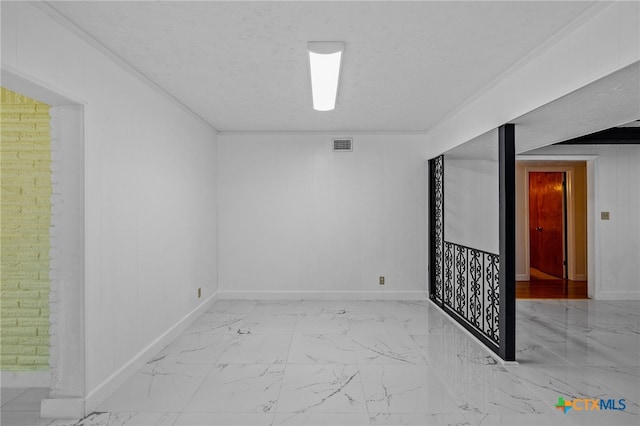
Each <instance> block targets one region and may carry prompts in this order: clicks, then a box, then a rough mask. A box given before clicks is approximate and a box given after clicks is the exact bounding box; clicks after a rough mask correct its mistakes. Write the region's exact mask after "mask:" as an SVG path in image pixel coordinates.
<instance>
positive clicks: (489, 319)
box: [429, 156, 501, 352]
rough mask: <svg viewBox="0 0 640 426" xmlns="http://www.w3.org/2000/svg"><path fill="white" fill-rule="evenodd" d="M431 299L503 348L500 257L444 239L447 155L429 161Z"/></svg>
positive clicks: (465, 325) (494, 344) (482, 336)
mask: <svg viewBox="0 0 640 426" xmlns="http://www.w3.org/2000/svg"><path fill="white" fill-rule="evenodd" d="M429 164H430V178H429V181H430V191H431V195H430V200H431V206H430V221H429V222H430V227H431V231H430V235H431V241H430V256H431V268H432V269H431V283H432V284H431V286H430V291H429V292H430V294H429V297H430V298H431V300H433V301H434V302H435V303H436V304H438V305H439V306H440V307H442V308H443V309H444V311H445V312H447V313H448V314H449V315H450V316H452V317H453V318H454V319H455V320H456V321H458V322H459V323H461V324H462V325H463V326H464V327H465V328H467V329H468V330H469V331H471V332H472V333H473V334H474V335H475V336H476V337H478V338H479V339H480V340H482V341H483V342H484V343H485V344H487V346H489V347H490V348H492V349H493V350H494V351H496V352H497V349H498V348H499V347H500V344H501V342H500V324H499V319H500V315H499V312H500V285H499V280H500V278H499V271H500V256H499V255H497V254H494V253H489V252H486V251H482V250H478V249H474V248H470V247H465V246H462V245H459V244H455V243H452V242H449V241H446V240H445V236H444V194H445V193H444V167H445V163H444V156H439V157H436V158H434V159H432V160H431V161H430V162H429Z"/></svg>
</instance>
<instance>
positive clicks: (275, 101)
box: [50, 1, 593, 131]
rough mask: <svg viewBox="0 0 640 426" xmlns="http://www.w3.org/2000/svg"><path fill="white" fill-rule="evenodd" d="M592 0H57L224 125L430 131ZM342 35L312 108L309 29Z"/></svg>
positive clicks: (329, 36) (330, 36) (325, 36)
mask: <svg viewBox="0 0 640 426" xmlns="http://www.w3.org/2000/svg"><path fill="white" fill-rule="evenodd" d="M592 4H593V3H587V2H537V1H536V2H391V1H390V2H249V3H247V2H52V3H50V5H51V6H52V7H53V8H55V9H56V10H57V11H59V12H60V13H61V14H63V15H64V16H66V17H67V18H68V19H69V20H71V21H72V22H74V23H75V24H76V25H77V26H79V27H80V28H82V29H83V30H84V31H85V32H87V33H89V34H90V35H91V36H93V37H94V38H95V39H97V40H98V41H99V42H100V43H102V44H103V45H104V46H106V47H107V48H108V49H110V50H111V51H112V52H114V53H115V54H116V55H118V56H119V57H121V58H122V59H124V60H125V61H126V62H128V63H129V64H130V65H131V66H133V67H134V68H136V69H137V70H138V71H140V72H141V73H143V74H144V75H146V76H147V77H148V78H149V79H151V80H152V81H154V82H155V83H157V84H158V85H160V86H161V87H163V88H164V89H165V90H166V91H168V92H169V93H170V94H172V95H173V96H174V97H175V98H177V99H178V100H179V101H180V102H182V103H183V104H184V105H186V106H187V107H188V108H190V109H191V110H193V111H194V112H195V113H197V114H198V115H200V116H201V117H203V118H204V119H205V120H206V121H208V122H209V123H210V124H211V125H212V126H214V127H216V128H217V129H219V130H221V131H336V130H350V131H426V130H428V129H429V128H431V127H432V126H433V125H434V124H435V123H437V122H438V121H439V120H441V119H442V118H443V117H444V116H445V115H446V114H447V113H449V112H450V111H451V110H453V109H454V108H456V107H457V106H459V105H460V104H462V103H463V102H464V101H465V100H467V99H469V98H470V97H471V96H473V95H474V94H475V93H477V92H478V91H479V90H481V89H483V88H484V87H486V86H487V85H488V84H490V83H491V82H492V81H493V80H495V79H496V78H498V77H499V76H500V75H501V74H502V73H504V72H505V71H506V70H508V69H509V67H511V66H513V65H514V64H515V63H517V62H518V61H519V60H521V59H522V58H523V57H525V56H526V55H528V54H530V52H531V51H532V50H533V49H535V48H536V47H538V46H539V45H541V44H542V43H544V42H545V41H547V40H549V39H550V38H551V37H552V36H553V35H554V34H556V33H557V32H558V31H560V30H562V29H563V28H564V27H565V26H566V25H568V24H569V23H570V22H571V21H573V20H574V19H576V17H578V16H579V15H580V14H581V13H583V12H584V11H586V9H587V8H589V6H590V5H592ZM318 40H320V41H325V40H337V41H343V42H345V45H346V50H345V54H344V62H343V69H342V76H341V82H340V90H339V94H338V102H337V107H336V109H335V110H334V111H331V112H317V111H314V110H313V108H312V104H311V90H310V87H309V72H308V64H307V56H306V51H305V47H306V43H307V42H308V41H318Z"/></svg>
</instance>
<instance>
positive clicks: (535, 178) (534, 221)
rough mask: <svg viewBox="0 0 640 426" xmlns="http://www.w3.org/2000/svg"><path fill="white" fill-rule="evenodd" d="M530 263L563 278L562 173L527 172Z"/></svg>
mask: <svg viewBox="0 0 640 426" xmlns="http://www.w3.org/2000/svg"><path fill="white" fill-rule="evenodd" d="M529 253H530V264H531V267H532V268H536V269H538V270H540V271H542V272H544V273H547V274H550V275H553V276H556V277H558V278H564V172H530V173H529Z"/></svg>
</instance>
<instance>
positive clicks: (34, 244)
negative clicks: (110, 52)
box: [0, 88, 51, 371]
mask: <svg viewBox="0 0 640 426" xmlns="http://www.w3.org/2000/svg"><path fill="white" fill-rule="evenodd" d="M1 116H2V131H1V137H2V141H1V146H0V163H1V166H2V169H1V170H2V172H1V174H0V181H1V193H0V194H1V199H2V208H1V213H0V222H1V232H2V233H1V240H2V241H1V254H2V258H1V269H0V278H1V287H0V320H1V327H0V331H1V333H0V355H1V360H0V368H1V369H2V370H5V371H25V370H48V369H49V288H50V280H49V228H50V226H51V136H50V129H49V106H48V105H46V104H43V103H41V102H37V101H35V100H33V99H30V98H27V97H25V96H22V95H20V94H17V93H15V92H12V91H9V90H7V89H5V88H2V110H1Z"/></svg>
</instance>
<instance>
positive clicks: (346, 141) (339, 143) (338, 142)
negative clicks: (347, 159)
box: [333, 138, 353, 152]
mask: <svg viewBox="0 0 640 426" xmlns="http://www.w3.org/2000/svg"><path fill="white" fill-rule="evenodd" d="M333 150H334V151H338V152H350V151H353V139H351V138H340V139H334V140H333Z"/></svg>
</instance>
